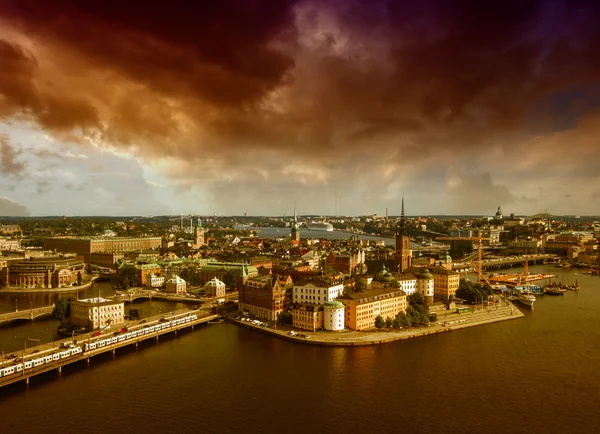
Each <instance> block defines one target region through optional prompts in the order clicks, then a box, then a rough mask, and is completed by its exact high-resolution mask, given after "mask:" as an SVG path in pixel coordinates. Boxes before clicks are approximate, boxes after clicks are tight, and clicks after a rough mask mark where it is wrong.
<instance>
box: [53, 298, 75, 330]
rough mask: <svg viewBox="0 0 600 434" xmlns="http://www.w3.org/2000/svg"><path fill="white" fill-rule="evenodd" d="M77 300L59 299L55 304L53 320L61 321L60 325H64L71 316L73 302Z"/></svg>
mask: <svg viewBox="0 0 600 434" xmlns="http://www.w3.org/2000/svg"><path fill="white" fill-rule="evenodd" d="M74 300H75V299H74V298H73V297H69V298H59V299H58V300H57V301H56V303H54V309H53V310H52V318H54V319H55V320H58V321H60V323H61V324H62V323H64V322H65V320H66V319H67V318H69V316H70V315H71V302H72V301H74Z"/></svg>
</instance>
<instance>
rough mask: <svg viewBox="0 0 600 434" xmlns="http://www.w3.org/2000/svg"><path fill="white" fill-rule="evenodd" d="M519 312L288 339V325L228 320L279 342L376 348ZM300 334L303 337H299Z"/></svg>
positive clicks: (509, 309)
mask: <svg viewBox="0 0 600 434" xmlns="http://www.w3.org/2000/svg"><path fill="white" fill-rule="evenodd" d="M523 316H524V315H523V313H522V312H521V311H520V310H519V309H517V307H516V306H514V305H513V304H511V303H508V305H506V306H503V307H493V308H490V309H482V310H478V311H475V312H468V313H461V314H458V313H447V314H446V315H444V313H442V314H441V315H440V314H438V321H437V322H436V323H435V324H433V325H431V326H429V327H420V328H417V327H412V328H410V329H403V330H394V329H390V330H389V331H388V330H387V329H386V330H385V331H384V330H381V331H379V330H376V329H372V330H367V331H347V330H345V331H343V332H328V331H317V332H309V331H303V330H300V331H298V330H296V333H298V334H300V335H301V336H298V335H296V336H292V335H290V334H289V333H290V331H291V330H292V328H291V327H289V326H287V327H286V326H278V329H277V330H275V329H271V328H264V327H262V326H259V325H255V324H252V323H251V322H248V321H241V320H235V319H234V320H232V321H233V322H235V323H236V324H239V325H241V326H242V327H246V328H250V329H254V330H257V331H261V332H264V333H269V334H271V335H274V336H276V337H279V338H281V339H286V340H289V341H294V342H299V343H303V344H311V345H321V346H343V347H351V346H364V345H379V344H385V343H389V342H397V341H403V340H409V339H416V338H420V337H424V336H431V335H437V334H440V333H446V332H452V331H455V330H460V329H464V328H468V327H476V326H480V325H485V324H491V323H495V322H500V321H507V320H511V319H517V318H521V317H523ZM302 335H303V336H302Z"/></svg>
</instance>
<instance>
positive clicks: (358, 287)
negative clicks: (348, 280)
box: [354, 277, 367, 292]
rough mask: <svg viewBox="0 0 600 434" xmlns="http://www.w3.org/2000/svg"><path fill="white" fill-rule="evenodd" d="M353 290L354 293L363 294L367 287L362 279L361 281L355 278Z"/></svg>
mask: <svg viewBox="0 0 600 434" xmlns="http://www.w3.org/2000/svg"><path fill="white" fill-rule="evenodd" d="M354 288H355V289H356V292H363V291H365V290H366V289H367V286H366V284H365V281H364V280H363V279H361V278H360V277H357V278H356V286H355V287H354Z"/></svg>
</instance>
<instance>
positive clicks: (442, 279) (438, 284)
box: [429, 267, 460, 300]
mask: <svg viewBox="0 0 600 434" xmlns="http://www.w3.org/2000/svg"><path fill="white" fill-rule="evenodd" d="M429 272H430V273H431V274H432V275H433V298H434V299H435V300H448V299H450V298H454V297H455V296H456V290H457V289H458V285H459V284H460V275H459V274H458V273H457V272H456V271H452V270H447V269H445V268H442V267H433V268H431V269H430V270H429Z"/></svg>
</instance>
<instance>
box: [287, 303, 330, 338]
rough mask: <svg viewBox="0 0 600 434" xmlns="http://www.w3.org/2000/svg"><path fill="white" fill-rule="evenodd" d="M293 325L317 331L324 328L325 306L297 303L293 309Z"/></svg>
mask: <svg viewBox="0 0 600 434" xmlns="http://www.w3.org/2000/svg"><path fill="white" fill-rule="evenodd" d="M291 313H292V326H293V327H294V328H296V329H301V330H308V331H313V332H314V331H315V330H319V329H321V328H323V313H324V309H323V306H314V305H309V304H298V305H295V306H294V307H293V308H292V310H291Z"/></svg>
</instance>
